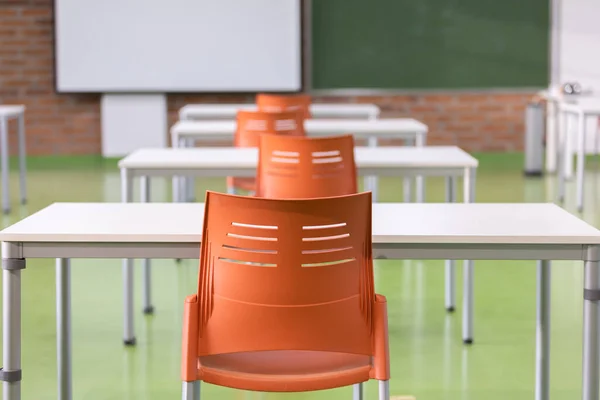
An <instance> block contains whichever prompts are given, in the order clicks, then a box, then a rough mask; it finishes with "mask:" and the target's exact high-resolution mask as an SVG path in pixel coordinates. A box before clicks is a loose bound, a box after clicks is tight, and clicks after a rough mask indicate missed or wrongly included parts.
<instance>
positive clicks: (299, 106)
mask: <svg viewBox="0 0 600 400" xmlns="http://www.w3.org/2000/svg"><path fill="white" fill-rule="evenodd" d="M310 103H311V98H310V96H309V95H307V94H295V95H277V94H266V93H260V94H257V95H256V106H257V107H258V109H259V110H262V111H286V110H302V112H303V113H304V118H310Z"/></svg>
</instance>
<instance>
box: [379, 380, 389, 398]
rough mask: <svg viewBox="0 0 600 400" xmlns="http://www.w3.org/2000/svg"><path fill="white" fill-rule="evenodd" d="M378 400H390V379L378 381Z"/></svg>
mask: <svg viewBox="0 0 600 400" xmlns="http://www.w3.org/2000/svg"><path fill="white" fill-rule="evenodd" d="M379 400H390V381H379Z"/></svg>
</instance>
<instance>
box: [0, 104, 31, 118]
mask: <svg viewBox="0 0 600 400" xmlns="http://www.w3.org/2000/svg"><path fill="white" fill-rule="evenodd" d="M24 112H25V106H24V105H0V117H4V118H15V117H18V116H19V115H21V114H23V113H24Z"/></svg>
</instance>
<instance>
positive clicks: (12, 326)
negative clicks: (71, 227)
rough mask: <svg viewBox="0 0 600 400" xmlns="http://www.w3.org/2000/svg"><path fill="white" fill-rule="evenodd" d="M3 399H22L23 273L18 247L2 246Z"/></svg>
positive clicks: (10, 244) (14, 245)
mask: <svg viewBox="0 0 600 400" xmlns="http://www.w3.org/2000/svg"><path fill="white" fill-rule="evenodd" d="M2 257H3V258H2V369H1V370H0V381H2V398H3V399H4V400H20V399H21V378H22V372H21V270H22V269H24V268H25V259H24V258H20V257H21V252H20V249H19V246H17V245H16V244H13V243H7V242H3V243H2Z"/></svg>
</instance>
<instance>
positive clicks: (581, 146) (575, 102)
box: [558, 97, 600, 211]
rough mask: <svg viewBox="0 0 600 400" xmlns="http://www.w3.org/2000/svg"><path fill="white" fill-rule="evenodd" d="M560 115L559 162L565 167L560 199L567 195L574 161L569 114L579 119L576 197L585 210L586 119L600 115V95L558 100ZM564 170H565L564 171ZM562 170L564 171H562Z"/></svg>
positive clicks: (581, 207) (578, 205) (580, 207)
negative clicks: (569, 173) (566, 186)
mask: <svg viewBox="0 0 600 400" xmlns="http://www.w3.org/2000/svg"><path fill="white" fill-rule="evenodd" d="M558 108H559V113H560V117H559V120H560V121H561V123H562V124H563V125H564V126H561V127H560V131H561V134H560V135H559V138H560V143H559V146H558V148H559V157H558V158H559V162H561V163H562V166H563V167H564V168H560V169H559V174H558V176H559V178H558V179H559V184H558V188H559V200H560V201H563V200H564V197H565V180H566V179H567V173H568V172H569V171H570V170H571V165H570V163H571V162H572V156H571V154H572V152H571V147H570V145H569V143H570V142H571V140H569V134H570V131H571V130H570V129H569V128H570V126H569V115H572V116H575V119H576V121H577V129H576V137H577V149H576V153H577V164H576V175H575V179H576V188H577V189H576V198H577V209H578V210H579V211H583V199H584V187H583V185H584V182H583V175H584V172H585V140H586V127H585V123H586V119H587V118H588V117H595V118H598V117H600V98H599V97H578V98H576V99H567V98H565V100H562V101H559V102H558ZM563 171H564V172H563ZM561 172H562V173H561Z"/></svg>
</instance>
